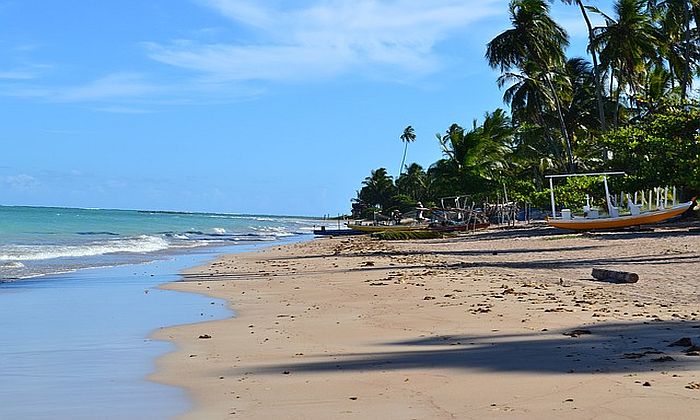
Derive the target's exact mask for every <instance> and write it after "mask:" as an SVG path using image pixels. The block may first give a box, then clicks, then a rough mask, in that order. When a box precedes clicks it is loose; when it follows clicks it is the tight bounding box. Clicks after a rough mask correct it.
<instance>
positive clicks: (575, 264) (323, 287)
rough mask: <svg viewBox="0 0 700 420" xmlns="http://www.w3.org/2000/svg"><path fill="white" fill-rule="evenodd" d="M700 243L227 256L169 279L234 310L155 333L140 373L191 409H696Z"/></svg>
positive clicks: (285, 250) (364, 248) (287, 413)
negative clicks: (148, 368) (150, 365)
mask: <svg viewBox="0 0 700 420" xmlns="http://www.w3.org/2000/svg"><path fill="white" fill-rule="evenodd" d="M699 242H700V235H699V234H698V233H693V232H689V229H688V228H687V227H676V228H663V229H656V230H655V231H654V232H635V233H632V232H625V233H600V234H566V233H557V232H556V231H553V230H551V229H547V228H539V229H538V228H534V229H527V230H523V229H515V230H511V231H487V232H481V233H477V234H469V235H463V236H458V237H454V238H447V239H442V240H427V241H410V242H408V241H398V242H383V241H376V240H371V239H369V238H366V237H351V238H324V239H319V240H315V241H311V242H305V243H299V244H293V245H289V246H283V247H275V248H271V249H267V250H264V251H260V252H255V253H248V254H236V255H231V256H225V257H222V258H221V259H219V260H218V261H216V262H214V263H211V264H209V265H207V266H205V267H200V268H197V269H193V270H190V271H188V272H187V273H186V275H185V277H184V281H181V282H177V283H171V284H169V285H167V286H166V287H167V288H170V289H174V290H182V291H190V292H197V293H204V294H208V295H211V296H215V297H218V298H223V299H226V300H228V301H229V302H230V305H231V307H232V308H233V309H234V311H235V312H236V317H235V318H231V319H226V320H221V321H214V322H206V323H200V324H194V325H186V326H178V327H174V328H167V329H164V330H160V331H158V332H157V333H156V334H155V338H158V339H167V340H171V341H174V342H175V343H176V344H177V346H178V351H177V352H175V353H171V354H169V355H167V356H165V357H163V358H161V359H160V360H159V361H158V367H159V369H158V372H157V373H156V374H155V375H153V378H152V379H154V380H156V381H160V382H164V383H167V384H172V385H177V386H181V387H184V388H185V389H187V390H188V391H189V392H190V393H191V395H192V397H193V399H194V401H195V407H194V409H193V410H192V411H191V412H190V413H188V414H187V415H186V418H193V419H205V418H206V419H212V418H291V419H302V418H303V419H309V418H310V419H314V418H317V419H327V418H358V419H360V418H362V419H365V418H385V419H386V418H392V419H393V418H396V419H407V418H421V419H427V418H431V419H432V418H484V417H487V418H493V417H508V418H561V417H563V416H567V417H572V418H657V417H661V416H670V417H678V418H694V417H696V416H697V413H698V412H700V299H699V298H698V296H700V251H699V249H700V247H698V244H699ZM592 268H606V269H612V270H624V271H632V272H635V273H638V274H639V277H640V280H639V282H638V283H634V284H610V283H603V282H598V281H594V280H593V278H592V277H591V275H590V274H591V270H592ZM684 338H685V339H688V340H681V339H684ZM679 340H681V341H679ZM676 342H677V344H678V345H672V344H674V343H676ZM693 345H695V346H698V348H693V347H692V346H693Z"/></svg>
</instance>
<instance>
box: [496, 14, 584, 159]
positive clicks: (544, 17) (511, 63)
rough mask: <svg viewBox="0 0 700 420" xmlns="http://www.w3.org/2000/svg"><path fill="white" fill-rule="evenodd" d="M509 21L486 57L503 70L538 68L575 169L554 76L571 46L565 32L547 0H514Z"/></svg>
mask: <svg viewBox="0 0 700 420" xmlns="http://www.w3.org/2000/svg"><path fill="white" fill-rule="evenodd" d="M510 20H511V23H512V25H513V27H512V28H511V29H508V30H506V31H504V32H502V33H501V34H499V35H498V36H496V38H494V39H492V40H491V42H489V43H488V45H487V49H486V59H487V60H488V63H489V65H490V66H491V67H492V68H497V67H498V68H500V70H501V72H502V73H503V72H507V71H511V70H513V69H518V70H519V71H520V72H521V73H523V74H527V75H529V76H531V74H528V71H529V72H530V73H532V70H533V69H537V73H538V77H539V78H541V80H542V83H543V86H546V89H547V91H548V92H547V94H548V95H550V98H551V99H552V101H553V102H554V107H555V109H556V113H557V118H558V120H559V127H560V130H561V135H562V137H563V139H564V142H565V144H566V151H567V157H568V163H569V170H570V171H574V158H573V150H572V148H571V139H570V137H569V133H568V131H567V128H566V124H565V122H564V116H563V114H562V107H561V99H560V96H559V89H557V87H555V85H554V80H553V79H554V78H556V77H559V76H560V75H561V72H562V69H563V66H564V60H565V55H564V48H565V47H566V46H568V45H569V40H568V35H567V34H566V31H564V29H563V28H562V27H561V26H559V25H558V24H557V23H556V22H555V21H554V20H553V19H552V18H551V17H550V16H549V6H548V5H547V4H546V3H545V2H544V0H512V1H511V2H510Z"/></svg>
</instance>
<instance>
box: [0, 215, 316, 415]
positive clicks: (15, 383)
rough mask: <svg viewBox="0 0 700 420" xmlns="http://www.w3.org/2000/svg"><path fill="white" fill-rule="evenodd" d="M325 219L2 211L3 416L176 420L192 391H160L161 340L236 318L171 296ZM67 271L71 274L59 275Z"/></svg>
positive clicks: (190, 298)
mask: <svg viewBox="0 0 700 420" xmlns="http://www.w3.org/2000/svg"><path fill="white" fill-rule="evenodd" d="M317 224H319V221H318V220H312V219H303V218H293V217H277V216H254V215H227V214H202V213H167V212H141V211H125V210H97V209H95V210H91V209H67V208H37V207H7V206H6V207H0V332H2V334H0V378H1V380H0V419H5V418H7V419H94V418H101V419H168V418H172V417H174V416H177V415H178V414H182V413H183V412H185V411H187V409H188V407H189V406H190V401H189V400H188V398H187V395H186V394H185V392H184V391H183V390H181V389H178V388H173V387H169V386H165V385H161V384H156V383H152V382H149V381H148V380H147V376H148V375H149V374H150V373H151V372H153V370H154V363H155V359H156V358H157V357H158V356H160V355H163V354H165V353H166V352H168V351H172V350H173V346H172V345H171V344H170V343H165V342H159V341H154V340H151V339H149V335H150V333H151V332H152V331H154V330H156V329H158V328H162V327H167V326H172V325H178V324H184V323H193V322H199V321H203V320H211V319H221V318H224V317H228V316H232V315H233V313H232V311H231V310H230V309H229V308H227V307H226V306H225V302H223V301H220V300H215V299H211V298H207V297H205V296H200V295H194V294H186V293H177V292H172V291H164V290H160V289H159V288H158V287H157V286H158V285H159V284H162V283H165V282H170V281H175V280H177V279H178V278H179V275H178V273H179V272H180V271H181V270H183V269H184V268H187V267H192V266H196V265H200V264H203V263H204V262H206V261H208V260H211V259H213V258H215V257H216V256H217V255H219V254H222V253H236V252H243V251H248V250H251V249H254V248H257V247H260V246H265V245H271V244H273V243H281V242H292V241H299V240H305V239H310V238H311V234H312V229H313V226H314V225H317ZM59 273H62V274H59Z"/></svg>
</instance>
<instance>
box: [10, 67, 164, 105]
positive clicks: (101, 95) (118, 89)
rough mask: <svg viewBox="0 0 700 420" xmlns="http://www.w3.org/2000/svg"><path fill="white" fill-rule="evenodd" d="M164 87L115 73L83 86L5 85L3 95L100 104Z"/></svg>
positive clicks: (157, 90) (153, 92)
mask: <svg viewBox="0 0 700 420" xmlns="http://www.w3.org/2000/svg"><path fill="white" fill-rule="evenodd" d="M161 90H162V88H161V87H159V86H157V85H155V84H153V83H151V82H149V81H148V80H146V78H145V77H144V76H143V75H140V74H136V73H113V74H108V75H106V76H103V77H100V78H98V79H95V80H93V81H90V82H87V83H85V84H82V85H73V86H60V87H46V86H14V87H13V86H5V87H4V88H3V89H2V94H3V95H6V96H16V97H24V98H37V99H44V100H46V101H49V102H67V103H71V102H101V101H107V100H119V99H133V98H137V97H144V96H147V95H151V94H155V93H158V92H160V91H161Z"/></svg>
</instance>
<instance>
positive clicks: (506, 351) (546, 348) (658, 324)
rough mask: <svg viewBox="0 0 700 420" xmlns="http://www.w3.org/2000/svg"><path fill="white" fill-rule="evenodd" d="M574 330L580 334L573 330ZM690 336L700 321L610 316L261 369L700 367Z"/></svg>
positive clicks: (422, 340) (699, 330) (698, 336)
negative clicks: (573, 325)
mask: <svg viewBox="0 0 700 420" xmlns="http://www.w3.org/2000/svg"><path fill="white" fill-rule="evenodd" d="M572 331H573V332H574V333H573V334H572V335H573V336H571V335H565V334H569V333H571V332H572ZM576 331H578V333H576ZM682 337H688V338H691V340H692V342H693V343H695V344H696V345H700V323H699V322H682V321H678V322H671V321H649V322H627V323H605V324H599V325H591V326H582V327H579V328H578V329H575V330H566V331H564V330H556V331H540V332H533V333H525V334H500V333H498V332H494V333H493V334H487V335H468V334H466V335H451V336H432V337H417V338H416V339H414V340H408V341H402V342H387V343H378V344H379V345H381V346H383V347H386V346H395V347H397V350H395V351H382V352H376V353H360V354H335V355H323V356H321V357H323V358H324V359H327V360H322V361H314V362H308V363H305V362H302V361H300V362H299V363H293V364H289V365H278V366H267V367H261V368H259V369H257V371H253V373H255V372H257V373H266V374H278V373H280V372H284V371H288V372H292V373H294V372H297V373H301V372H308V373H312V372H327V371H388V370H411V369H445V370H455V369H465V370H475V371H492V372H542V373H596V372H625V373H630V372H644V371H650V370H658V371H661V370H684V369H698V368H700V357H699V356H689V355H686V354H685V351H686V350H687V347H681V346H669V344H671V343H673V342H675V341H676V340H678V339H680V338H682Z"/></svg>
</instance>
